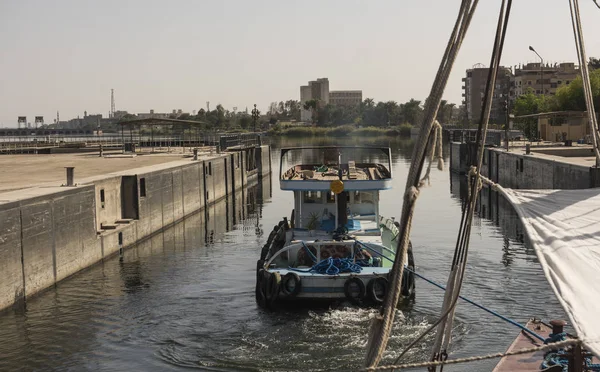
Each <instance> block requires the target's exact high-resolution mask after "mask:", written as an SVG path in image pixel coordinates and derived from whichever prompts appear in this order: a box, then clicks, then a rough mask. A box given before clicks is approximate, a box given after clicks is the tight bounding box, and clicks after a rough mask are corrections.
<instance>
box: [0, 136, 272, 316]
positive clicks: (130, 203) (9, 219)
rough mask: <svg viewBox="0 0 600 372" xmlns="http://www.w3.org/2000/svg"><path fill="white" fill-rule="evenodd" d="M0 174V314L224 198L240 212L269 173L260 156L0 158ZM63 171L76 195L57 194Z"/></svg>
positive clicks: (67, 190)
mask: <svg viewBox="0 0 600 372" xmlns="http://www.w3.org/2000/svg"><path fill="white" fill-rule="evenodd" d="M0 166H1V167H2V168H1V169H2V173H3V174H2V177H0V221H1V224H0V310H3V309H6V308H10V307H11V306H13V305H20V304H23V303H24V301H25V300H26V299H27V298H30V297H31V296H33V295H35V294H36V293H39V292H40V291H42V290H44V289H46V288H49V287H51V286H53V285H55V284H56V283H57V282H59V281H61V280H63V279H65V278H67V277H68V276H70V275H73V274H75V273H76V272H78V271H80V270H82V269H85V268H87V267H89V266H91V265H93V264H95V263H97V262H99V261H101V260H103V259H104V258H106V257H109V256H111V255H113V254H117V253H119V252H121V253H122V252H123V250H124V249H126V248H127V247H129V246H132V245H135V244H137V243H139V242H141V241H143V240H145V239H148V238H150V237H151V236H153V235H154V234H156V233H158V232H160V231H163V230H164V229H166V228H168V227H170V226H173V225H174V224H176V223H178V222H179V221H181V220H183V219H184V218H185V217H187V216H190V215H192V214H195V213H198V212H200V211H203V210H204V211H206V209H207V208H208V207H210V206H212V205H215V203H217V202H218V201H220V200H222V199H224V198H229V197H230V198H232V200H234V201H235V200H240V199H239V196H240V195H241V198H242V200H241V203H242V204H243V203H244V200H243V198H244V196H243V193H242V192H241V189H242V188H244V187H246V186H248V185H249V184H255V183H257V182H259V181H261V180H262V178H263V177H266V176H268V175H269V174H270V173H271V162H270V148H269V147H268V146H257V147H250V148H241V149H236V150H234V151H228V152H223V153H221V154H216V153H213V154H210V153H201V154H199V157H198V160H194V159H193V158H191V157H183V156H182V155H181V154H179V155H142V156H135V157H125V156H119V157H117V156H114V157H105V158H100V157H98V155H97V154H96V155H90V154H65V155H52V156H46V155H41V156H31V155H24V156H3V157H1V158H0ZM64 167H75V184H76V185H75V186H61V185H62V184H65V183H66V182H65V181H66V178H65V169H64ZM36 182H37V184H36ZM32 185H35V186H33V187H32Z"/></svg>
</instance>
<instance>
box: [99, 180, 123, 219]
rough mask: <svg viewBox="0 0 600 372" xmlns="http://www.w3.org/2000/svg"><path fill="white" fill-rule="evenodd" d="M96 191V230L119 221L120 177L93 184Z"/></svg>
mask: <svg viewBox="0 0 600 372" xmlns="http://www.w3.org/2000/svg"><path fill="white" fill-rule="evenodd" d="M94 187H95V189H96V193H95V194H96V195H95V198H96V229H97V230H101V229H102V226H104V225H112V224H114V223H115V221H117V220H119V219H121V177H111V178H107V179H104V180H99V181H96V182H94Z"/></svg>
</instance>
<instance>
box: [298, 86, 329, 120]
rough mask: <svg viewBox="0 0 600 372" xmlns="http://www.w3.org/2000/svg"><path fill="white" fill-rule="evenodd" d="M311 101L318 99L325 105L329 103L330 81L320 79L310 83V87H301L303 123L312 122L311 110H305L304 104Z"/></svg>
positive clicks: (301, 117) (301, 116)
mask: <svg viewBox="0 0 600 372" xmlns="http://www.w3.org/2000/svg"><path fill="white" fill-rule="evenodd" d="M311 99H318V100H319V101H321V102H322V103H323V104H325V105H326V104H328V103H329V79H327V78H319V79H317V80H313V81H309V82H308V85H303V86H301V87H300V104H301V105H302V108H301V110H300V120H301V121H311V120H312V113H311V112H310V110H305V109H304V103H306V101H310V100H311Z"/></svg>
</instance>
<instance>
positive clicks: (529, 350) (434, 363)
mask: <svg viewBox="0 0 600 372" xmlns="http://www.w3.org/2000/svg"><path fill="white" fill-rule="evenodd" d="M581 343H582V340H579V339H570V340H565V341H559V342H554V343H551V344H545V345H541V346H536V347H530V348H525V349H519V350H515V351H507V352H505V353H493V354H487V355H480V356H473V357H467V358H458V359H448V360H434V361H429V362H421V363H406V364H400V365H387V366H379V367H369V368H365V369H363V370H362V371H387V370H394V369H399V370H402V369H407V368H419V367H437V366H444V365H447V364H459V363H468V362H475V361H479V360H487V359H497V358H504V357H508V356H513V355H522V354H530V353H535V352H537V351H552V350H556V349H557V348H561V347H565V346H569V345H581Z"/></svg>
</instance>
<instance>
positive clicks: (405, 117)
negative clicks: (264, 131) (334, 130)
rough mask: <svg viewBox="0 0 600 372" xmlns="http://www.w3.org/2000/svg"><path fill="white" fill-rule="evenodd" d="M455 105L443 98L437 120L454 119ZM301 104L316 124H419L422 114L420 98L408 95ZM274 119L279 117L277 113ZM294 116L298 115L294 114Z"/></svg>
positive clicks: (391, 125) (377, 125) (448, 121)
mask: <svg viewBox="0 0 600 372" xmlns="http://www.w3.org/2000/svg"><path fill="white" fill-rule="evenodd" d="M455 107H456V105H455V104H453V103H448V102H447V101H445V100H442V102H441V104H440V109H439V111H438V120H439V121H440V122H441V123H444V124H448V123H451V122H455V121H457V120H458V119H459V118H458V115H457V114H456V112H455V111H456V110H455ZM302 108H304V109H305V110H309V111H310V112H311V121H312V123H313V124H314V125H316V126H319V127H333V126H340V125H346V124H353V125H357V126H369V127H393V126H399V125H401V124H407V123H408V124H410V125H412V126H418V125H420V123H421V120H422V118H423V105H422V104H421V101H419V100H415V99H410V100H409V101H407V102H405V103H398V102H396V101H385V102H384V101H380V102H375V100H374V99H373V98H366V99H365V100H364V101H362V102H361V103H360V104H357V105H333V104H330V103H329V104H325V103H324V102H322V101H320V100H317V99H312V100H308V101H306V102H305V103H304V104H303V105H302ZM277 119H282V118H281V117H279V116H277ZM296 119H297V118H296Z"/></svg>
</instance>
